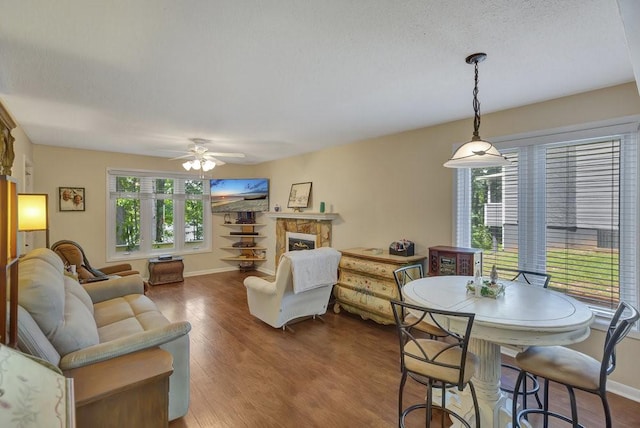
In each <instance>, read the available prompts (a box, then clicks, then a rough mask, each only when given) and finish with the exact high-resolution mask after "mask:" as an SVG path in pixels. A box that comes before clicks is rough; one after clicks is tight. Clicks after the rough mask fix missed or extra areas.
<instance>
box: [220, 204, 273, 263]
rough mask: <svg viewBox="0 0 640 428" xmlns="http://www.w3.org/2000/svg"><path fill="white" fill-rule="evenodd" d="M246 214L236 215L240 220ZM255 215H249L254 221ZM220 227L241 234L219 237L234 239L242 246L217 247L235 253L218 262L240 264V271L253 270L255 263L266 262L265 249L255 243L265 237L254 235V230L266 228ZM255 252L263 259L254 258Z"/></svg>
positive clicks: (244, 224) (236, 224)
mask: <svg viewBox="0 0 640 428" xmlns="http://www.w3.org/2000/svg"><path fill="white" fill-rule="evenodd" d="M240 214H243V216H241V215H240ZM247 214H249V213H238V219H240V218H241V217H243V218H246V216H247ZM256 214H257V213H250V215H253V216H254V217H253V218H254V219H255V215H256ZM221 226H223V227H226V228H230V229H234V230H237V231H238V232H241V233H240V234H231V233H229V234H228V235H227V234H225V235H220V236H222V237H223V238H228V239H236V243H241V244H243V246H238V247H234V246H228V245H225V246H221V247H219V248H220V249H221V250H225V251H233V252H236V255H234V256H227V257H221V258H220V260H224V261H227V262H239V263H240V264H239V265H238V267H239V268H240V270H243V271H250V270H255V268H256V265H255V263H256V262H258V263H260V262H264V261H266V259H267V257H266V251H267V248H266V247H263V246H260V245H258V243H257V242H256V240H258V239H262V238H266V236H265V235H260V234H255V232H256V228H259V227H262V226H266V225H265V224H263V223H222V224H221ZM242 232H244V233H242ZM244 245H247V246H244ZM256 251H259V252H261V254H262V255H263V257H258V256H256V253H255V252H256Z"/></svg>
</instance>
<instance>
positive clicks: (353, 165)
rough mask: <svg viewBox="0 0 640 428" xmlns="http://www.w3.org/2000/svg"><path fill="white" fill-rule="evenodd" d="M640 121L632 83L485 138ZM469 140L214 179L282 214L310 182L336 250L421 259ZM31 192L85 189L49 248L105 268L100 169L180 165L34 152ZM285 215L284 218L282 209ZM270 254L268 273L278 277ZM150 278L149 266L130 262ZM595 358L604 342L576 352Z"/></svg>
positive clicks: (54, 216) (205, 259) (218, 241)
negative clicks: (454, 163)
mask: <svg viewBox="0 0 640 428" xmlns="http://www.w3.org/2000/svg"><path fill="white" fill-rule="evenodd" d="M638 114H640V97H639V96H638V91H637V88H636V86H635V84H633V83H629V84H625V85H620V86H616V87H612V88H607V89H602V90H598V91H594V92H590V93H585V94H579V95H575V96H571V97H566V98H561V99H558V100H553V101H548V102H545V103H540V104H535V105H531V106H526V107H522V108H517V109H512V110H508V111H503V112H497V113H493V114H487V115H484V116H483V120H482V128H481V135H482V136H483V137H484V138H487V139H491V138H500V137H504V136H508V135H515V134H522V133H535V132H540V131H543V130H549V129H555V128H562V127H567V126H574V125H580V124H585V123H589V122H597V121H602V120H608V119H613V118H620V117H625V116H630V115H638ZM471 132H472V122H471V119H467V120H463V121H457V122H452V123H448V124H444V125H440V126H434V127H429V128H425V129H419V130H415V131H409V132H404V133H400V134H395V135H391V136H386V137H381V138H375V139H371V140H368V141H361V142H357V143H353V144H347V145H343V146H338V147H332V148H329V149H325V150H322V151H318V152H314V153H310V154H307V155H302V156H296V157H292V158H287V159H282V160H278V161H274V162H266V163H263V164H260V165H255V166H245V167H241V166H228V165H225V166H224V167H221V168H217V169H215V170H214V173H213V176H214V177H220V178H222V177H239V176H247V177H249V176H251V177H268V178H269V179H270V188H271V206H273V205H274V204H275V203H278V204H280V206H282V207H286V201H287V197H288V194H289V189H290V187H291V184H292V183H297V182H303V181H311V182H313V190H312V205H313V206H312V207H311V208H310V209H309V211H318V208H319V205H320V202H321V201H324V202H325V203H326V205H327V207H328V208H330V209H332V210H333V211H334V212H337V213H339V214H340V218H339V219H338V220H337V221H335V222H334V227H333V246H334V247H336V248H338V249H344V248H348V247H354V246H365V247H386V246H387V245H388V244H389V243H390V242H391V241H393V240H396V239H399V238H407V239H410V240H413V241H415V242H416V246H417V251H418V252H419V253H423V254H424V253H426V250H427V248H428V247H429V246H431V245H436V244H451V243H452V234H453V230H452V228H453V223H452V209H453V196H452V185H453V175H454V174H453V171H452V170H449V169H446V168H443V167H442V163H443V162H444V161H445V160H446V159H447V158H448V157H449V156H450V154H451V152H452V148H453V146H454V144H458V143H461V142H464V141H466V140H467V139H469V138H470V136H471ZM34 161H35V165H36V171H37V172H36V189H35V191H37V192H47V193H49V194H50V195H55V194H56V192H57V187H58V186H79V187H85V188H86V192H87V211H85V212H82V213H75V212H74V213H59V212H57V206H56V205H53V203H54V202H55V198H52V205H51V207H50V209H51V226H52V227H51V242H55V241H56V240H59V239H73V240H78V241H79V242H81V243H82V244H83V246H84V248H85V250H86V251H87V252H88V253H89V254H90V255H91V260H92V263H93V264H95V265H99V264H100V263H102V262H104V260H105V243H104V239H105V238H104V237H105V229H104V227H105V226H104V225H105V201H106V194H105V190H106V185H105V177H106V168H107V167H115V168H140V169H154V170H169V169H171V170H176V171H177V170H179V168H180V167H179V164H178V163H175V164H174V163H170V162H168V161H167V160H166V159H161V158H153V157H143V156H130V155H121V154H112V153H104V152H92V151H84V150H72V149H61V148H54V147H47V146H35V147H34ZM284 209H285V210H286V208H284ZM221 222H222V219H221V217H216V216H214V219H213V225H214V230H213V232H212V235H213V241H214V246H216V245H223V242H224V241H223V240H222V238H219V235H220V234H221V233H223V232H222V230H221V227H220V226H219V224H220V223H221ZM262 222H264V223H266V224H267V226H265V228H264V231H265V233H267V234H268V235H269V238H268V239H267V240H265V244H266V245H267V247H268V248H270V249H273V248H275V240H274V237H273V233H274V230H275V227H274V226H275V220H273V219H266V218H263V219H262ZM222 254H223V252H222V251H220V250H214V251H213V253H211V254H203V255H196V256H191V257H188V258H187V259H186V261H185V264H186V270H187V272H191V273H193V272H206V271H216V270H222V269H226V268H230V267H232V265H230V264H229V263H225V262H222V261H220V260H218V259H219V257H220V256H221V255H222ZM274 264H275V263H274V257H273V250H270V252H269V255H268V261H267V262H266V263H265V264H264V267H265V268H266V269H267V270H273V269H274ZM135 265H136V267H137V268H138V269H140V270H141V271H143V272H146V261H143V260H140V261H136V263H135ZM580 346H581V348H582V349H583V350H586V351H588V352H589V353H591V354H592V355H594V356H598V355H599V353H600V352H601V347H602V335H600V334H594V335H593V336H592V338H590V339H589V340H587V341H586V342H584V343H583V344H581V345H580ZM624 350H625V352H624V356H621V358H620V360H619V364H620V368H619V370H618V371H617V372H616V373H614V375H613V379H614V380H616V381H618V382H621V383H623V384H625V385H628V386H630V387H632V388H636V389H640V372H638V371H637V370H635V367H634V365H633V362H632V357H631V356H634V355H640V341H638V340H636V339H631V340H629V341H627V342H626V343H624Z"/></svg>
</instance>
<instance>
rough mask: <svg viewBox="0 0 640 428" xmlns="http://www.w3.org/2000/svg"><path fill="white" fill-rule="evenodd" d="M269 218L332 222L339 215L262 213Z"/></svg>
mask: <svg viewBox="0 0 640 428" xmlns="http://www.w3.org/2000/svg"><path fill="white" fill-rule="evenodd" d="M264 215H265V216H266V217H269V218H294V219H301V220H328V221H333V220H335V219H337V218H338V217H339V216H340V214H338V213H313V212H308V213H306V212H286V213H285V212H274V211H269V212H266V213H264Z"/></svg>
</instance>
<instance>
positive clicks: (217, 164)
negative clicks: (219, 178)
mask: <svg viewBox="0 0 640 428" xmlns="http://www.w3.org/2000/svg"><path fill="white" fill-rule="evenodd" d="M206 158H207V159H209V160H210V161H212V162H215V164H216V166H220V165H224V164H225V163H226V162H223V161H221V160H220V159H218V158H214V157H213V156H206Z"/></svg>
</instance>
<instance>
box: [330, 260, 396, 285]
mask: <svg viewBox="0 0 640 428" xmlns="http://www.w3.org/2000/svg"><path fill="white" fill-rule="evenodd" d="M398 267H399V265H398V264H393V263H381V262H379V261H374V260H367V259H359V258H355V257H350V256H345V255H343V256H342V258H341V259H340V268H341V269H348V270H353V271H356V272H361V273H363V274H366V275H376V276H379V277H382V278H389V279H391V280H393V281H395V280H394V279H393V271H394V270H396V269H397V268H398Z"/></svg>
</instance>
